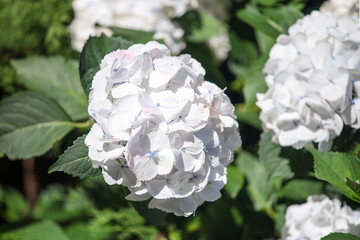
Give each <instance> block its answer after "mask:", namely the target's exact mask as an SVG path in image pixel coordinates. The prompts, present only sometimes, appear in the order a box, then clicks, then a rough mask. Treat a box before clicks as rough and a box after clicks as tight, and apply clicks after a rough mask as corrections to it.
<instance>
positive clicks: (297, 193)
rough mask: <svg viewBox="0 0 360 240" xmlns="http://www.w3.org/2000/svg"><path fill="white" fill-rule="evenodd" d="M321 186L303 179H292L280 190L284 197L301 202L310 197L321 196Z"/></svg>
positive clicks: (319, 183)
mask: <svg viewBox="0 0 360 240" xmlns="http://www.w3.org/2000/svg"><path fill="white" fill-rule="evenodd" d="M322 187H323V184H322V183H321V182H315V181H311V180H304V179H294V180H291V181H290V182H288V183H287V184H286V185H285V187H284V188H283V190H282V194H283V196H284V197H286V198H288V199H291V200H295V201H303V200H306V198H307V197H308V196H310V195H317V194H321V193H322V192H323V191H322Z"/></svg>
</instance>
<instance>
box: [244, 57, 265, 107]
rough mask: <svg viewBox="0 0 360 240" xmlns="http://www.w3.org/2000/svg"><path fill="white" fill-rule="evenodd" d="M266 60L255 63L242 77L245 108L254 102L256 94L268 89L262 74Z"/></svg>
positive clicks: (261, 59)
mask: <svg viewBox="0 0 360 240" xmlns="http://www.w3.org/2000/svg"><path fill="white" fill-rule="evenodd" d="M266 60H267V57H262V58H260V59H258V60H257V61H255V62H254V63H253V64H252V65H251V66H250V68H249V70H248V72H247V73H246V75H245V77H244V79H245V82H244V88H243V92H244V96H245V104H246V106H247V107H250V106H251V105H253V104H254V103H255V102H256V94H257V93H263V92H265V91H266V90H267V88H268V87H267V85H266V82H265V75H264V74H263V73H262V70H263V68H264V64H265V62H266Z"/></svg>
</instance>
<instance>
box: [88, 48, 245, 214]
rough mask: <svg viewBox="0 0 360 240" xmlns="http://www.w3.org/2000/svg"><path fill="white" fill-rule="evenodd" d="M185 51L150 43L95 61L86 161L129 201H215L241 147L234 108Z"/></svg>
mask: <svg viewBox="0 0 360 240" xmlns="http://www.w3.org/2000/svg"><path fill="white" fill-rule="evenodd" d="M204 75H205V70H204V69H203V68H202V66H201V64H200V63H199V62H198V61H196V60H195V59H193V58H191V56H190V55H181V56H178V57H175V56H171V55H170V51H169V49H168V48H167V47H166V46H165V45H162V44H159V43H157V42H149V43H147V44H145V45H143V44H135V45H133V46H131V47H130V48H129V49H127V50H117V51H114V52H111V53H109V54H108V55H106V56H105V57H104V59H103V60H102V61H101V69H100V71H98V72H97V73H96V75H95V76H94V79H93V82H92V90H91V92H90V95H89V109H88V110H89V114H90V115H91V117H92V118H94V119H95V121H96V123H94V125H93V127H92V129H91V131H90V133H89V134H88V135H87V137H86V139H85V143H86V145H87V146H88V147H89V157H90V158H91V160H92V163H93V167H101V169H102V173H103V175H104V178H105V181H106V182H107V183H108V184H121V185H124V186H126V187H127V188H128V189H129V190H130V192H131V193H130V194H129V195H128V196H127V197H126V198H127V199H128V200H131V201H143V200H147V199H150V198H151V199H152V200H151V201H150V203H149V207H150V208H158V209H161V210H163V211H166V212H173V213H174V214H175V215H180V216H189V215H191V214H192V213H194V212H195V210H196V208H197V207H198V206H199V205H201V204H202V203H203V202H204V201H215V200H216V199H218V198H219V197H220V196H221V194H220V190H221V189H222V188H223V186H224V184H225V183H226V166H227V165H228V164H229V163H230V162H231V161H232V160H233V151H234V149H236V148H238V147H239V146H240V145H241V140H240V135H239V133H238V132H237V127H238V123H237V122H236V120H235V118H236V117H235V115H234V113H233V112H234V106H233V105H232V104H231V102H230V100H229V98H228V97H227V96H226V95H225V94H224V91H223V90H221V89H220V88H218V87H217V86H216V85H215V84H213V83H210V82H208V81H205V80H204Z"/></svg>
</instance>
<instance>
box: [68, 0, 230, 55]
mask: <svg viewBox="0 0 360 240" xmlns="http://www.w3.org/2000/svg"><path fill="white" fill-rule="evenodd" d="M229 6H230V1H229V0H226V1H223V2H221V4H220V2H219V1H214V0H179V1H173V0H74V1H73V10H74V15H75V17H74V20H73V21H72V23H71V24H70V26H69V31H70V34H71V38H72V45H73V48H74V49H75V50H77V51H79V52H81V50H82V48H83V46H84V44H85V42H86V40H87V39H88V38H89V36H100V35H101V34H102V33H104V34H106V35H107V36H111V35H112V31H111V30H110V28H109V27H119V28H126V29H132V30H139V31H153V32H154V33H155V34H154V36H153V37H154V39H161V40H163V41H164V42H165V44H166V45H167V46H168V47H169V48H170V49H171V51H172V53H174V54H178V53H180V52H181V51H182V50H183V49H184V48H185V46H186V45H185V42H184V40H183V35H184V30H183V29H182V28H181V27H180V26H179V25H178V24H176V23H174V22H173V21H172V20H171V19H172V18H176V17H181V16H183V15H184V14H185V13H186V12H187V11H188V10H190V9H192V10H198V9H202V10H205V11H207V12H208V13H210V14H211V15H212V16H213V17H215V18H218V19H219V20H220V21H223V22H225V21H226V20H227V18H228V10H229ZM209 46H210V48H211V49H212V50H213V51H214V54H215V56H216V57H217V58H218V59H219V60H225V59H226V57H227V55H228V52H229V51H230V49H231V46H230V41H229V37H228V34H227V30H226V29H223V30H222V31H220V32H219V34H218V35H216V36H214V37H212V38H211V39H210V40H209Z"/></svg>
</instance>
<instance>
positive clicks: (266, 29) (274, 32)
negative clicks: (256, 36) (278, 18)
mask: <svg viewBox="0 0 360 240" xmlns="http://www.w3.org/2000/svg"><path fill="white" fill-rule="evenodd" d="M236 15H237V17H238V18H239V19H240V20H242V21H244V22H246V23H247V24H249V25H250V26H252V27H253V28H254V29H255V30H259V31H261V32H263V33H265V34H267V35H269V36H271V37H274V38H276V37H277V36H278V35H279V34H281V33H285V31H284V29H283V28H282V27H281V26H279V25H278V24H277V23H276V22H274V21H273V20H271V19H270V18H267V17H266V16H264V15H263V14H261V13H260V12H259V11H258V10H257V9H256V8H254V7H252V6H251V5H249V4H248V5H246V7H245V8H244V9H241V10H239V11H238V12H237V14H236Z"/></svg>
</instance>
